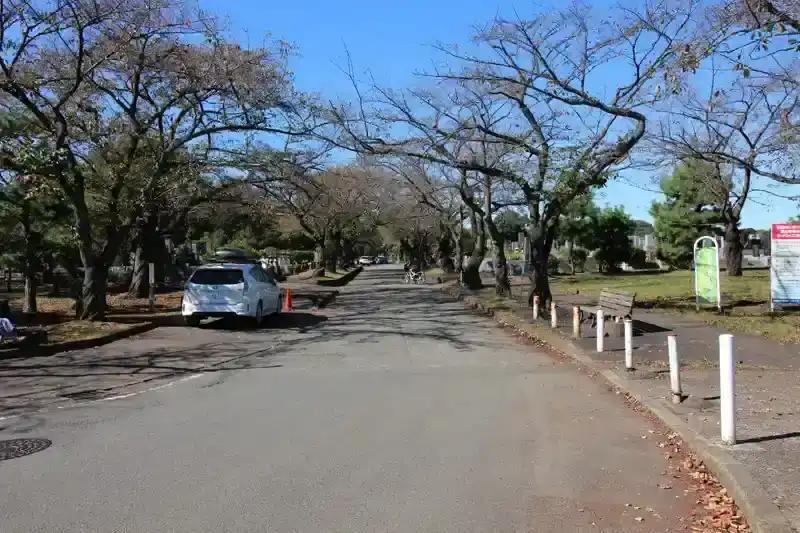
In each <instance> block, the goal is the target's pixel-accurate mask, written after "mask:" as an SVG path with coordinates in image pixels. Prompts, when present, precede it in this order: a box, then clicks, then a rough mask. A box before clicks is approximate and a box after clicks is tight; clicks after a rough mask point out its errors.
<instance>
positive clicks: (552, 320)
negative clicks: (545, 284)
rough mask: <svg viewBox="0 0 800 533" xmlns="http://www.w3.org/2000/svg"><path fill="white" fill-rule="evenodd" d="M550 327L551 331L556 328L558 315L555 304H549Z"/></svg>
mask: <svg viewBox="0 0 800 533" xmlns="http://www.w3.org/2000/svg"><path fill="white" fill-rule="evenodd" d="M550 327H551V328H553V329H556V328H557V327H558V315H557V314H556V303H555V302H550Z"/></svg>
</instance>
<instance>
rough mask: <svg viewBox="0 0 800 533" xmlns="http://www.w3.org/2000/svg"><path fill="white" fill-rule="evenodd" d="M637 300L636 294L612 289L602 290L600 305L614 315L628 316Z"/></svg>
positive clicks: (598, 303)
mask: <svg viewBox="0 0 800 533" xmlns="http://www.w3.org/2000/svg"><path fill="white" fill-rule="evenodd" d="M635 301H636V294H631V293H629V292H625V291H617V290H612V289H603V290H602V291H600V300H599V301H598V302H597V305H598V307H600V309H602V310H603V311H604V312H606V313H610V314H612V315H614V316H619V317H626V316H629V315H630V314H631V313H632V312H633V304H634V302H635Z"/></svg>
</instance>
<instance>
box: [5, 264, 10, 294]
mask: <svg viewBox="0 0 800 533" xmlns="http://www.w3.org/2000/svg"><path fill="white" fill-rule="evenodd" d="M6 292H11V269H10V268H7V269H6Z"/></svg>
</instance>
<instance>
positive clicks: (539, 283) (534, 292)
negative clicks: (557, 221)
mask: <svg viewBox="0 0 800 533" xmlns="http://www.w3.org/2000/svg"><path fill="white" fill-rule="evenodd" d="M553 233H554V231H553V229H552V228H546V227H545V228H541V227H534V228H532V229H531V257H530V262H531V274H530V277H531V288H530V290H529V291H528V305H529V306H531V307H532V306H533V297H534V296H538V297H539V308H540V309H545V308H546V306H547V305H548V304H549V302H550V301H551V300H552V299H553V294H552V293H551V292H550V279H549V277H548V268H547V263H548V260H549V259H550V252H551V251H552V249H553Z"/></svg>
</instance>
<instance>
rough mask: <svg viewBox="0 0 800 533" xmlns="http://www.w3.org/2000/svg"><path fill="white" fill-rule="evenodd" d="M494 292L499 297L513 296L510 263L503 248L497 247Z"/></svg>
mask: <svg viewBox="0 0 800 533" xmlns="http://www.w3.org/2000/svg"><path fill="white" fill-rule="evenodd" d="M494 292H495V294H496V295H497V296H509V297H510V296H511V282H509V280H508V262H507V261H506V254H505V250H503V246H502V245H501V246H495V255H494Z"/></svg>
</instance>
